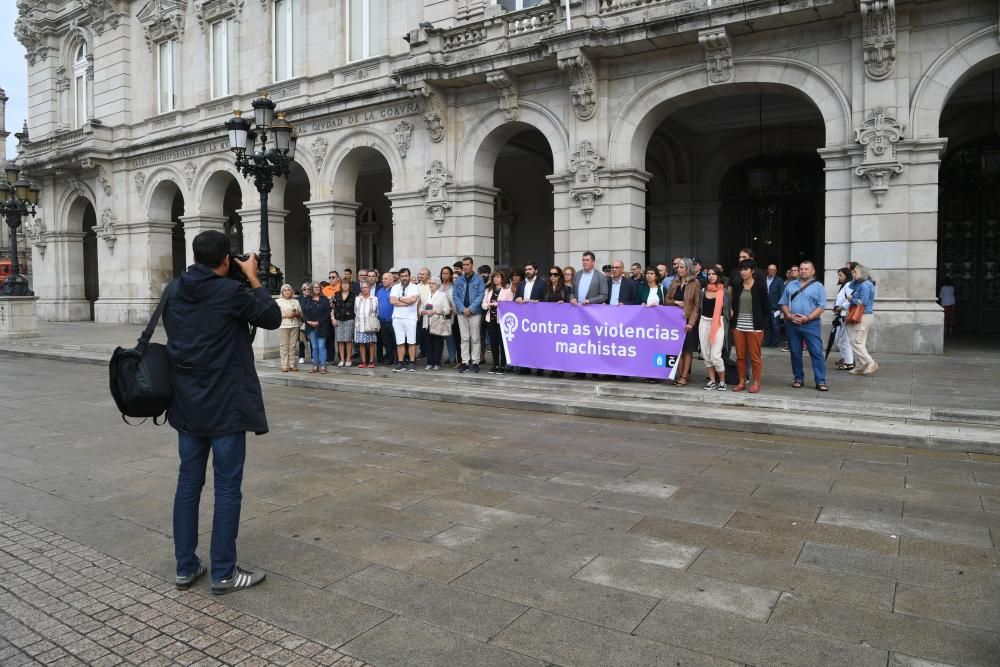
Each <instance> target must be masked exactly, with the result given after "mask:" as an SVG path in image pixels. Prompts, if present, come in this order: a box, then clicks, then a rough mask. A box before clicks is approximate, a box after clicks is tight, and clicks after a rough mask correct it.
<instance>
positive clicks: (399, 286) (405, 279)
mask: <svg viewBox="0 0 1000 667" xmlns="http://www.w3.org/2000/svg"><path fill="white" fill-rule="evenodd" d="M419 302H420V289H419V287H418V286H417V285H414V284H412V283H411V282H410V270H409V269H407V268H402V269H400V270H399V282H398V283H396V284H395V285H393V286H392V291H391V292H389V303H391V304H392V330H393V333H395V334H396V366H395V367H394V368H393V369H392V370H393V372H395V373H398V372H400V371H403V370H409V371H410V372H411V373H416V372H417V369H416V366H415V365H414V364H415V362H416V360H417V307H418V306H417V304H418V303H419ZM407 349H409V352H410V361H409V363H408V364H407V361H406V352H407Z"/></svg>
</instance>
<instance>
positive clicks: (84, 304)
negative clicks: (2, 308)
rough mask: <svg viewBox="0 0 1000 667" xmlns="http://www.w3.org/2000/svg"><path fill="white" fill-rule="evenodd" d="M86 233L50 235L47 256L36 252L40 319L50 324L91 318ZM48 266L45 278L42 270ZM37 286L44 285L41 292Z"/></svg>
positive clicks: (57, 233) (51, 233)
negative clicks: (86, 279)
mask: <svg viewBox="0 0 1000 667" xmlns="http://www.w3.org/2000/svg"><path fill="white" fill-rule="evenodd" d="M84 236H85V235H84V234H83V232H55V231H54V232H47V233H46V235H45V242H46V247H45V257H44V259H43V260H42V261H38V259H39V258H38V257H37V255H38V253H37V251H35V255H36V256H35V257H34V259H35V262H34V264H33V266H34V268H35V285H36V296H37V297H38V318H39V319H40V320H42V321H48V322H80V321H87V320H89V319H90V303H89V302H88V301H87V300H86V299H85V298H84V293H83V237H84ZM40 267H44V271H45V277H44V278H42V276H41V275H40V272H39V268H40ZM37 286H43V287H42V288H41V289H40V290H38V289H37Z"/></svg>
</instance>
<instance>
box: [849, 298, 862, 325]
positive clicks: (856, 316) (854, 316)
mask: <svg viewBox="0 0 1000 667" xmlns="http://www.w3.org/2000/svg"><path fill="white" fill-rule="evenodd" d="M864 314H865V306H864V304H861V303H856V304H853V305H851V307H850V308H848V309H847V319H846V320H844V321H845V322H847V323H848V324H861V317H862V316H863V315H864Z"/></svg>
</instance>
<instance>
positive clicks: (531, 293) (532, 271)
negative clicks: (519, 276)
mask: <svg viewBox="0 0 1000 667" xmlns="http://www.w3.org/2000/svg"><path fill="white" fill-rule="evenodd" d="M544 293H545V282H544V281H543V280H541V279H539V277H538V265H537V264H535V263H534V262H528V263H527V264H525V265H524V280H522V281H521V283H520V284H519V285H518V286H517V294H515V295H514V301H516V302H517V303H524V302H525V301H541V300H542V296H543V295H544Z"/></svg>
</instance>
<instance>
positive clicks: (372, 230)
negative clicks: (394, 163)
mask: <svg viewBox="0 0 1000 667" xmlns="http://www.w3.org/2000/svg"><path fill="white" fill-rule="evenodd" d="M391 190H392V170H391V169H390V167H389V162H388V161H387V160H386V159H385V157H384V156H383V155H382V154H381V153H379V152H378V151H371V152H370V153H369V154H368V155H367V156H366V158H365V160H364V162H363V163H362V165H361V170H360V172H359V173H358V182H357V185H356V186H355V190H354V199H355V201H357V202H358V203H360V204H361V206H359V207H358V215H357V221H356V229H355V236H356V242H357V252H356V254H357V257H356V262H357V266H355V267H352V268H354V269H355V272H357V270H360V269H370V268H378V269H380V270H382V271H385V270H387V269H389V268H390V267H391V266H392V263H393V262H394V261H395V259H394V258H393V252H392V238H393V235H392V231H393V230H392V206H391V204H390V202H389V198H388V197H387V196H386V193H388V192H390V191H391ZM336 268H337V270H338V271H343V270H344V269H345V268H347V267H342V266H338V267H336Z"/></svg>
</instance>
